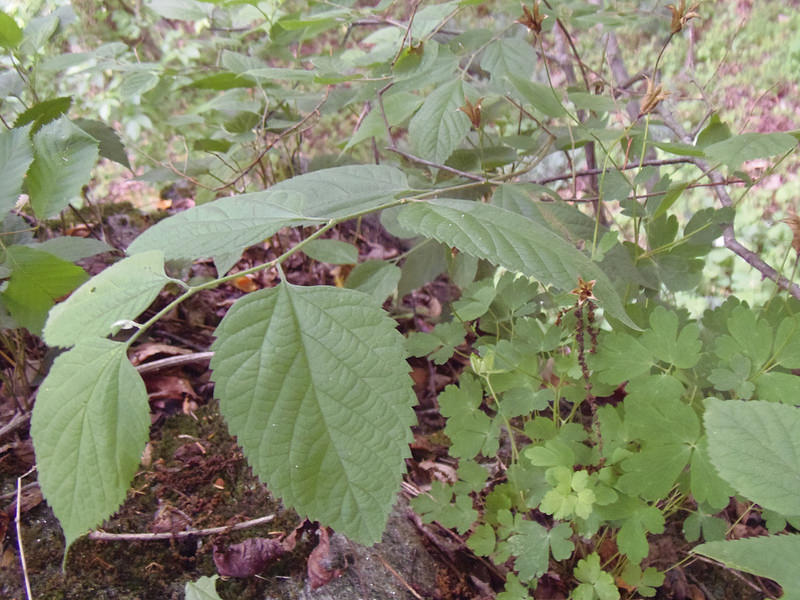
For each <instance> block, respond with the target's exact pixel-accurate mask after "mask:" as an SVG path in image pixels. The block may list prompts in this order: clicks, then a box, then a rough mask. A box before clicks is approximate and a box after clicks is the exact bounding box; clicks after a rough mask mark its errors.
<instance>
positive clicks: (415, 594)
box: [376, 554, 424, 600]
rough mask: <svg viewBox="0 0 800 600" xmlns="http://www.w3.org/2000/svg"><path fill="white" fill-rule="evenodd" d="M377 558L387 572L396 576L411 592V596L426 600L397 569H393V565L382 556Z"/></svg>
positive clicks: (418, 599)
mask: <svg viewBox="0 0 800 600" xmlns="http://www.w3.org/2000/svg"><path fill="white" fill-rule="evenodd" d="M376 556H377V557H378V560H379V561H381V563H382V564H383V566H384V567H386V570H387V571H389V573H391V574H392V575H394V576H395V577H396V578H397V580H398V581H399V582H400V583H402V584H403V587H405V588H406V589H407V590H408V591H409V592H411V595H412V596H414V598H416V599H417V600H424V598H423V597H422V596H420V595H419V594H418V593H417V590H415V589H414V588H413V587H411V585H410V584H409V583H408V582H407V581H406V580H405V578H404V577H403V576H402V575H400V573H398V572H397V571H396V570H395V569H393V568H392V565H390V564H389V563H388V562H386V560H385V559H384V558H383V557H382V556H381V555H380V554H376Z"/></svg>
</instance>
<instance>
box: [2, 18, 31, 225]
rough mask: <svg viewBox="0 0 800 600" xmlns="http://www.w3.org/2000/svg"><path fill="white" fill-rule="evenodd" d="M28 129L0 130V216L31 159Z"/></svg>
mask: <svg viewBox="0 0 800 600" xmlns="http://www.w3.org/2000/svg"><path fill="white" fill-rule="evenodd" d="M0 14H2V13H0ZM30 130H31V128H30V126H25V127H15V128H13V129H10V130H6V131H2V132H0V181H2V182H3V185H2V187H0V218H2V217H4V216H5V214H6V213H7V212H8V211H10V210H11V209H12V208H14V205H15V204H16V203H17V198H18V197H19V194H20V192H21V191H22V181H23V179H24V178H25V173H26V172H27V171H28V167H29V166H30V164H31V162H32V161H33V146H32V145H31V140H30V137H29V136H30Z"/></svg>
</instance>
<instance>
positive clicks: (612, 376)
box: [589, 332, 655, 385]
mask: <svg viewBox="0 0 800 600" xmlns="http://www.w3.org/2000/svg"><path fill="white" fill-rule="evenodd" d="M589 364H590V365H591V367H592V369H596V370H597V371H598V373H597V376H598V378H599V379H600V381H602V382H603V383H608V384H611V385H617V384H619V383H621V382H623V381H627V380H629V379H634V378H636V377H638V376H639V375H643V374H645V373H649V372H650V369H651V367H652V366H653V365H654V364H655V363H654V359H653V355H652V353H651V352H650V350H649V349H648V348H647V346H644V345H643V344H642V343H641V342H640V341H639V338H635V337H633V336H632V335H629V334H627V333H623V332H613V333H610V334H608V335H605V336H603V341H602V343H601V344H599V347H598V349H597V354H595V355H593V356H591V357H590V363H589Z"/></svg>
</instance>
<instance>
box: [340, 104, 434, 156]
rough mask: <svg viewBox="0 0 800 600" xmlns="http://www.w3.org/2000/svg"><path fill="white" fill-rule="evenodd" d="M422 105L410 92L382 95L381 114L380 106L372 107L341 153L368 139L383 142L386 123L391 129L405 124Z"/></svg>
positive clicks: (385, 134)
mask: <svg viewBox="0 0 800 600" xmlns="http://www.w3.org/2000/svg"><path fill="white" fill-rule="evenodd" d="M421 104H422V98H420V97H419V96H416V95H414V94H412V93H410V92H400V93H397V94H391V95H389V94H384V96H383V111H384V112H383V113H381V110H380V106H374V107H373V108H372V110H371V111H370V112H369V114H368V115H367V116H366V117H364V120H363V121H361V125H359V127H358V129H357V130H356V131H355V132H354V133H353V135H352V137H351V138H350V139H349V140H348V141H347V144H345V146H344V148H342V151H343V152H346V151H347V150H349V149H350V148H352V147H353V146H355V145H356V144H358V143H360V142H363V141H364V140H368V139H370V138H377V139H379V140H383V139H385V138H386V136H387V133H386V122H388V123H389V125H390V126H391V127H396V126H398V125H401V124H403V123H405V122H406V121H407V120H408V119H409V118H410V117H411V115H413V114H414V113H415V112H416V110H417V109H418V108H419V107H420V105H421ZM384 114H385V115H386V122H384V120H383V116H384Z"/></svg>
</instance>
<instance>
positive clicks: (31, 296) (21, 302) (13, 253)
mask: <svg viewBox="0 0 800 600" xmlns="http://www.w3.org/2000/svg"><path fill="white" fill-rule="evenodd" d="M5 266H6V267H8V268H10V269H11V277H10V279H9V282H8V286H7V287H6V289H5V291H4V292H3V294H2V295H1V296H0V299H2V301H3V304H5V306H6V308H7V309H8V311H9V313H11V316H12V317H13V318H14V320H15V321H16V322H17V323H18V324H19V325H20V326H22V327H25V328H27V329H28V331H30V332H31V333H34V334H37V335H38V334H39V333H40V332H41V330H42V327H43V326H44V322H45V319H46V318H47V312H48V311H49V310H50V308H51V307H52V306H53V304H55V301H56V299H58V298H60V297H61V296H63V295H64V294H67V293H69V292H71V291H72V290H74V289H75V288H76V287H77V286H79V285H80V284H81V283H83V282H84V281H86V280H87V279H88V277H89V276H88V275H87V274H86V272H85V271H84V270H83V269H81V268H80V267H78V266H75V265H73V264H72V263H71V262H67V261H65V260H61V259H60V258H56V257H55V256H53V255H52V254H50V253H48V252H43V251H41V250H34V249H33V248H27V247H25V246H9V247H8V248H6V260H5Z"/></svg>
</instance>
